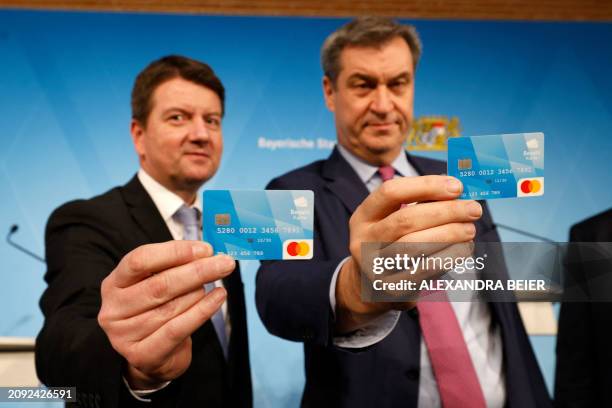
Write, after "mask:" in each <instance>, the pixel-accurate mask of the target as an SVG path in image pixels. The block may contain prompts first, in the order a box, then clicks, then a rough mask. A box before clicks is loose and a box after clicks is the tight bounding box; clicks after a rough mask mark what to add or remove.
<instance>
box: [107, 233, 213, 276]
mask: <svg viewBox="0 0 612 408" xmlns="http://www.w3.org/2000/svg"><path fill="white" fill-rule="evenodd" d="M212 253H213V250H212V247H211V246H210V244H208V243H206V242H200V241H184V240H175V241H168V242H162V243H157V244H147V245H142V246H139V247H138V248H136V249H134V250H133V251H131V252H130V253H128V254H127V255H126V256H124V257H123V259H122V260H121V262H119V265H118V266H117V268H115V270H114V271H113V272H112V275H113V284H114V286H116V287H119V288H126V287H128V286H131V285H133V284H135V283H137V282H140V281H141V280H143V279H146V278H148V277H149V276H151V275H153V274H154V273H157V272H160V271H163V270H166V269H168V268H172V267H174V266H178V265H183V264H186V263H188V262H191V261H194V260H196V259H200V258H204V257H209V256H211V255H212Z"/></svg>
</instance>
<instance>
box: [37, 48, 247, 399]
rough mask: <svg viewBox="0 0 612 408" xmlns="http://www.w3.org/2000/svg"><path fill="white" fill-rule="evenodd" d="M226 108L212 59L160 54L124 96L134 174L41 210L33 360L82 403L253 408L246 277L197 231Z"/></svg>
mask: <svg viewBox="0 0 612 408" xmlns="http://www.w3.org/2000/svg"><path fill="white" fill-rule="evenodd" d="M223 102H224V88H223V85H222V84H221V81H220V80H219V79H218V78H217V76H216V75H215V73H214V72H213V71H212V69H211V68H210V67H209V66H208V65H206V64H204V63H201V62H199V61H195V60H192V59H189V58H186V57H181V56H169V57H164V58H162V59H160V60H157V61H154V62H153V63H151V64H150V65H149V66H148V67H146V68H145V69H144V70H143V71H142V72H141V73H140V74H139V75H138V77H137V78H136V81H135V84H134V88H133V90H132V117H133V119H132V124H131V134H132V138H133V142H134V146H135V148H136V151H137V153H138V157H139V161H140V170H139V171H138V174H137V175H136V176H134V177H133V178H132V180H131V181H129V182H128V183H127V184H126V185H124V186H121V187H116V188H113V189H112V190H110V191H108V192H106V193H104V194H102V195H100V196H97V197H94V198H92V199H89V200H77V201H73V202H70V203H67V204H65V205H63V206H61V207H60V208H58V209H57V210H55V211H54V212H53V214H52V215H51V217H50V218H49V222H48V225H47V230H46V257H47V267H48V270H47V274H46V275H45V280H46V281H47V282H48V285H49V286H48V288H47V290H46V291H45V292H44V294H43V296H42V299H41V302H40V304H41V308H42V310H43V313H44V315H45V324H44V327H43V328H42V330H41V332H40V334H39V335H38V338H37V341H36V368H37V373H38V376H39V378H40V379H41V380H42V381H43V382H44V383H45V384H46V385H48V386H64V387H76V389H77V398H78V402H77V405H78V406H81V407H109V408H110V407H137V406H147V407H157V406H159V407H194V406H203V407H230V406H231V407H250V406H251V405H252V394H251V377H250V367H249V355H248V345H247V332H246V330H247V328H246V312H245V304H244V294H243V286H242V281H241V278H240V271H239V269H238V266H237V265H236V263H235V261H234V260H233V259H232V258H230V257H228V256H224V255H217V256H213V255H212V248H211V247H210V245H208V244H206V243H204V242H201V241H200V236H199V234H200V233H199V231H200V227H199V220H200V219H201V211H202V204H201V199H200V197H199V195H198V189H199V188H200V187H201V186H202V184H203V183H204V182H206V181H207V180H208V179H210V178H211V177H212V176H213V175H214V173H215V172H216V170H217V168H218V166H219V162H220V159H221V153H222V150H223V140H222V133H221V120H222V117H223V113H224V108H223V105H224V104H223ZM203 285H204V287H203Z"/></svg>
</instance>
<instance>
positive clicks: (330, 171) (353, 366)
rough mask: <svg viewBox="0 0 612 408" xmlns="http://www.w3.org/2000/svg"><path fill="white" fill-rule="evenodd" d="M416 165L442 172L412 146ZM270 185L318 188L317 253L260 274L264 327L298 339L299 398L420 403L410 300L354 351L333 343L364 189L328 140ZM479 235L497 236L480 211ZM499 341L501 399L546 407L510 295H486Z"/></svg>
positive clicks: (326, 402)
mask: <svg viewBox="0 0 612 408" xmlns="http://www.w3.org/2000/svg"><path fill="white" fill-rule="evenodd" d="M408 157H409V160H410V162H411V164H412V165H413V166H414V167H415V168H416V170H417V171H418V172H419V173H420V174H441V173H445V172H446V166H445V164H444V163H443V162H440V161H434V160H429V159H423V158H416V157H411V156H408ZM267 188H269V189H304V190H313V191H314V194H315V225H314V228H315V232H314V259H313V260H312V261H299V262H298V261H296V262H264V263H262V266H261V267H260V269H259V272H258V274H257V291H256V301H257V309H258V311H259V315H260V316H261V319H262V320H263V323H264V324H265V326H266V328H267V329H268V331H270V333H272V334H275V335H277V336H280V337H283V338H285V339H288V340H293V341H301V342H303V343H304V353H305V366H306V367H305V368H306V386H305V389H304V395H303V398H302V405H303V406H304V407H325V406H330V407H373V406H376V407H402V408H406V407H416V406H417V400H418V390H419V369H420V341H421V331H420V327H419V322H418V313H416V310H413V311H408V312H402V314H401V317H400V320H399V322H398V324H397V326H396V327H395V329H394V330H393V331H392V332H391V333H390V334H389V335H388V336H387V337H386V338H385V339H383V340H382V341H380V342H379V343H377V344H375V345H372V346H370V347H368V348H365V349H362V350H359V351H358V352H355V351H351V350H346V349H341V348H338V347H335V346H334V345H333V343H332V335H333V333H332V331H333V327H334V323H333V314H332V313H331V307H330V303H329V287H330V283H331V279H332V275H333V273H334V271H335V269H336V267H337V266H338V263H339V262H340V261H341V260H342V259H344V258H345V257H347V256H348V255H349V250H348V243H349V228H348V221H349V218H350V216H351V214H352V213H353V212H354V211H355V209H356V208H357V206H358V205H359V204H360V203H361V202H362V201H363V200H364V199H365V198H366V197H367V195H368V194H369V192H368V190H367V188H366V186H365V185H364V183H363V182H362V181H361V180H360V179H359V177H358V175H357V174H356V173H355V171H354V170H353V169H352V168H351V167H350V165H349V164H348V163H347V162H346V160H344V158H342V156H341V155H340V153H339V152H338V150H337V149H334V151H333V152H332V154H331V156H330V157H329V158H328V159H327V160H322V161H317V162H314V163H312V164H309V165H308V166H305V167H302V168H300V169H297V170H294V171H292V172H290V173H287V174H285V175H283V176H281V177H279V178H276V179H274V180H272V181H271V182H270V184H268V186H267ZM476 227H477V232H478V239H479V240H481V241H499V237H498V234H497V232H496V231H495V228H494V225H493V223H492V220H491V217H490V215H489V213H488V211H486V206H485V212H484V215H483V217H482V219H481V220H480V221H479V222H478V223H477V225H476ZM490 305H491V312H492V316H493V319H494V321H495V323H496V324H498V325H500V327H501V333H502V339H503V345H504V368H505V374H506V391H507V396H508V398H507V406H508V407H513V408H514V407H517V408H519V407H520V408H528V407H543V406H544V407H546V406H549V405H550V398H549V396H548V392H547V390H546V387H545V384H544V380H543V378H542V375H541V373H540V370H539V367H538V364H537V362H536V360H535V357H534V354H533V351H532V349H531V346H530V343H529V339H528V337H527V335H526V333H525V330H524V328H523V325H522V322H521V319H520V316H519V313H518V310H517V308H516V306H515V305H514V304H511V303H491V304H490Z"/></svg>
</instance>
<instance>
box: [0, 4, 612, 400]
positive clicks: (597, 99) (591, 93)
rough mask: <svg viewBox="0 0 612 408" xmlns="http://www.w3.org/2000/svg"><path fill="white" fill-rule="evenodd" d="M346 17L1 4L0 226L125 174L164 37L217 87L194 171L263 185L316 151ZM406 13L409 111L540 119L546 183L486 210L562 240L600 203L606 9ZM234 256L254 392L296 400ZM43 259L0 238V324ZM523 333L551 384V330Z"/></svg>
mask: <svg viewBox="0 0 612 408" xmlns="http://www.w3.org/2000/svg"><path fill="white" fill-rule="evenodd" d="M344 21H345V20H339V19H313V18H251V17H210V16H182V15H171V16H170V15H151V14H106V13H66V12H26V11H0V55H1V61H2V63H1V65H0V90H1V92H0V111H1V112H2V114H1V116H0V118H1V120H0V197H2V201H1V203H0V210H1V211H0V233H1V234H4V233H5V231H6V232H8V229H9V227H10V225H11V224H13V223H18V224H19V225H20V227H21V228H20V230H19V232H18V233H17V234H16V236H15V239H16V240H17V241H18V242H20V243H21V244H23V245H26V246H27V247H29V248H31V249H32V250H34V251H35V252H37V253H40V254H42V253H43V252H44V241H43V236H44V227H45V223H46V220H47V217H48V216H49V214H50V213H51V211H52V210H53V209H54V208H55V207H57V206H58V205H60V204H61V203H63V202H65V201H67V200H70V199H74V198H80V197H90V196H92V195H96V194H99V193H101V192H103V191H105V190H107V189H109V188H110V187H112V186H115V185H117V184H123V183H125V182H126V181H127V180H128V179H129V178H130V177H131V176H132V175H133V174H134V172H135V171H136V169H137V166H138V163H137V159H136V154H135V152H134V150H133V147H132V144H131V140H130V137H129V132H128V129H129V121H130V109H129V94H130V90H131V86H132V82H133V80H134V78H135V76H136V74H137V73H138V72H139V71H140V70H141V69H142V68H143V67H144V66H145V65H146V64H147V63H149V62H150V61H151V60H153V59H156V58H159V57H160V56H163V55H166V54H170V53H178V54H184V55H188V56H191V57H193V58H196V59H201V60H204V61H206V62H208V63H209V64H210V65H212V66H213V68H214V69H215V70H216V72H217V73H218V74H219V76H220V77H221V79H222V80H223V82H224V84H225V85H226V88H227V90H228V91H227V105H226V106H227V115H226V118H225V120H224V124H223V129H224V139H225V153H224V157H223V161H222V165H221V168H220V171H219V172H218V173H217V175H216V176H215V178H214V179H213V180H211V181H210V182H209V183H208V184H207V187H218V188H230V187H231V188H263V187H264V185H265V184H266V183H267V182H268V181H269V180H270V179H271V178H272V177H274V176H277V175H279V174H281V173H283V172H285V171H287V170H289V169H292V168H294V167H297V166H300V165H303V164H306V163H308V162H310V161H312V160H315V159H320V158H323V157H325V156H327V155H328V154H329V152H330V149H331V143H332V142H333V141H334V139H335V132H334V125H333V117H332V115H331V114H330V113H329V112H328V111H327V110H326V109H325V106H324V104H323V99H322V91H321V86H320V84H321V76H322V72H321V69H320V65H319V49H320V45H321V44H322V42H323V40H324V38H325V37H326V35H327V34H329V33H330V32H331V31H333V30H334V29H335V28H337V27H338V26H339V25H340V24H341V23H343V22H344ZM414 24H415V25H416V27H417V29H418V30H419V32H420V34H421V37H422V40H423V43H424V53H423V58H422V62H421V64H420V66H419V67H418V70H417V76H416V100H415V115H416V116H423V115H446V116H457V117H458V118H459V120H460V123H461V128H462V134H463V135H479V134H494V133H518V132H532V131H542V132H544V133H545V135H546V177H547V185H546V193H545V195H544V196H543V197H540V198H532V199H522V200H497V201H493V202H491V203H490V205H491V208H492V211H493V215H494V217H495V219H496V220H497V221H498V222H500V223H502V224H508V225H512V226H514V227H516V228H521V229H525V230H529V231H531V232H533V233H536V234H540V235H543V236H546V237H549V238H552V239H554V240H559V241H564V240H566V239H567V235H568V228H569V226H570V225H571V224H573V223H575V222H577V221H579V220H580V219H583V218H585V217H587V216H590V215H592V214H595V213H597V212H600V211H602V210H604V209H606V208H608V207H610V206H612V190H611V189H610V188H609V187H608V186H609V182H606V181H605V180H606V179H607V175H608V174H609V172H610V170H612V165H611V164H610V160H611V158H612V155H611V152H612V138H611V137H610V136H609V135H608V133H607V132H608V131H610V129H611V128H612V76H611V75H609V73H610V72H609V66H610V63H611V62H612V47H610V44H611V43H612V24H584V23H571V24H569V23H568V24H566V23H517V22H512V23H510V22H472V21H470V22H456V21H454V22H450V21H417V22H415V23H414ZM286 139H291V141H292V142H293V143H292V144H291V146H290V147H291V148H289V147H288V146H287V143H286V142H285V143H284V145H283V143H279V141H285V140H286ZM273 146H277V148H273ZM432 155H433V156H434V157H439V158H445V154H440V153H438V154H435V153H433V154H432ZM503 238H504V239H505V240H522V239H523V238H522V237H517V236H513V235H510V234H503ZM242 266H243V268H244V272H243V279H244V281H245V288H246V297H247V305H248V313H249V320H248V324H249V330H250V340H251V345H250V346H251V358H252V363H251V364H252V367H253V380H254V392H255V401H256V406H257V407H279V406H296V405H297V404H298V401H299V397H300V394H301V390H302V385H303V380H304V379H303V368H302V363H303V360H302V348H301V345H300V344H295V343H290V342H287V341H284V340H280V339H278V338H275V337H272V336H271V335H269V334H268V333H267V332H266V331H265V329H264V328H263V326H262V324H261V322H260V320H259V318H258V316H257V312H256V310H255V307H254V277H255V271H256V268H257V266H258V264H257V263H256V262H244V263H243V265H242ZM44 271H45V268H44V265H43V264H42V263H40V262H37V261H35V260H32V259H30V258H28V257H26V256H25V255H23V254H21V253H19V252H17V251H15V250H14V249H12V248H11V247H9V246H8V245H7V244H5V243H4V242H2V243H0V273H1V281H0V282H1V285H0V305H1V307H0V335H12V336H34V335H36V333H37V332H38V330H39V328H40V327H41V324H42V316H41V314H40V312H39V309H38V306H37V302H38V299H39V297H40V294H41V293H42V291H43V289H44V283H43V280H42V276H43V274H44ZM532 341H533V342H534V345H535V346H536V352H537V354H538V359H539V361H540V364H541V366H542V368H543V370H544V372H545V376H546V379H547V382H548V384H549V386H551V385H552V378H553V373H554V338H552V337H540V338H532Z"/></svg>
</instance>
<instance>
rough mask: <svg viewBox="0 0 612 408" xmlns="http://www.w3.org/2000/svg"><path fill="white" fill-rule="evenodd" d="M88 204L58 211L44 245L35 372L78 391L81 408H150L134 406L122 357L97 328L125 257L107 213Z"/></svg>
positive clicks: (53, 383)
mask: <svg viewBox="0 0 612 408" xmlns="http://www.w3.org/2000/svg"><path fill="white" fill-rule="evenodd" d="M91 207H92V204H91V203H87V202H84V201H77V202H72V203H69V204H66V205H64V206H63V207H60V208H59V209H58V210H56V211H55V212H54V213H53V214H52V215H51V217H50V218H49V222H48V224H47V229H46V234H45V243H46V259H47V273H46V275H45V280H46V282H47V283H48V287H47V289H46V291H45V292H44V294H43V296H42V298H41V301H40V306H41V309H42V312H43V314H44V317H45V322H44V325H43V328H42V330H41V331H40V333H39V335H38V337H37V339H36V355H35V360H36V370H37V373H38V377H39V378H40V379H41V381H42V382H43V383H44V384H46V385H48V386H64V387H76V388H77V399H78V402H79V406H82V407H126V406H129V407H138V406H146V407H149V408H150V407H151V406H152V405H151V404H146V403H142V402H139V401H137V400H135V399H134V398H133V397H131V395H129V392H128V391H127V389H126V387H125V385H124V384H123V381H122V374H121V373H122V366H123V364H124V362H123V359H122V358H121V356H120V355H119V354H118V353H117V352H116V351H115V350H114V349H113V348H112V346H111V344H110V341H109V340H108V338H107V336H106V334H105V333H104V331H103V330H102V328H101V327H100V326H99V325H98V321H97V315H98V312H99V310H100V306H101V296H100V285H101V282H102V280H103V279H104V278H105V277H106V276H107V275H108V274H109V273H110V272H111V271H112V270H113V269H114V267H115V266H116V265H117V263H118V262H119V259H120V257H121V253H120V251H119V250H118V249H117V242H118V241H119V236H118V233H117V232H116V231H114V230H113V229H112V227H111V225H112V224H111V222H112V220H110V219H109V220H105V219H104V217H103V216H102V214H104V213H106V212H107V211H105V210H104V209H101V208H100V209H96V208H91Z"/></svg>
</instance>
